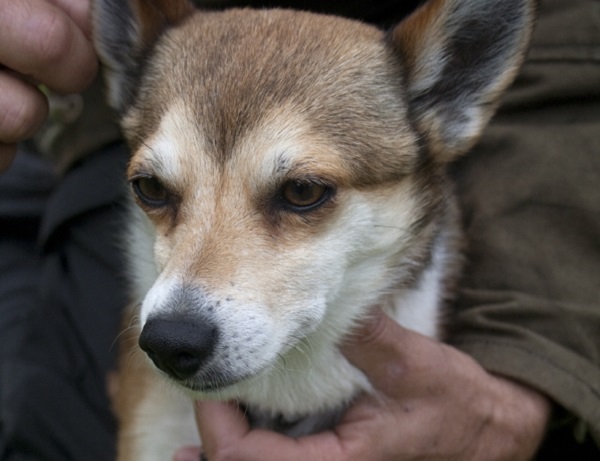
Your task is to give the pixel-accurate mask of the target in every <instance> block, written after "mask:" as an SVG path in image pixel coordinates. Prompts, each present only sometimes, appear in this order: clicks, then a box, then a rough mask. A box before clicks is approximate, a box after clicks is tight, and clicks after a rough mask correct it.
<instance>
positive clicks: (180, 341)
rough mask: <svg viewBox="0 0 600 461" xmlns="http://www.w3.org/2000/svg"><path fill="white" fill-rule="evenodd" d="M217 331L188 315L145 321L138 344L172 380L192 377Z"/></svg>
mask: <svg viewBox="0 0 600 461" xmlns="http://www.w3.org/2000/svg"><path fill="white" fill-rule="evenodd" d="M216 342H217V329H216V328H215V327H214V326H213V325H212V324H211V323H209V322H203V321H201V319H198V318H197V317H194V316H192V315H171V316H158V317H153V318H150V319H148V321H147V322H146V324H145V325H144V328H143V329H142V334H141V335H140V339H139V345H140V347H141V348H142V350H144V351H145V352H146V353H147V354H148V356H149V357H150V359H151V360H152V361H153V362H154V364H155V365H156V366H157V367H158V368H160V369H161V370H162V371H164V372H165V373H167V374H169V375H171V376H172V377H174V378H176V379H185V378H189V377H190V376H192V375H194V373H196V372H197V371H198V370H199V369H200V367H201V366H202V365H203V364H204V363H205V362H206V361H207V359H208V358H209V357H210V356H211V354H212V352H213V351H214V349H215V345H216Z"/></svg>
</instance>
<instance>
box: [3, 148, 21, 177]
mask: <svg viewBox="0 0 600 461" xmlns="http://www.w3.org/2000/svg"><path fill="white" fill-rule="evenodd" d="M16 153H17V145H16V144H2V143H0V173H3V172H4V171H6V170H8V168H9V167H10V165H11V164H12V162H13V160H14V158H15V154H16Z"/></svg>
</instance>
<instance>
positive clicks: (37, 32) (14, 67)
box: [0, 0, 98, 172]
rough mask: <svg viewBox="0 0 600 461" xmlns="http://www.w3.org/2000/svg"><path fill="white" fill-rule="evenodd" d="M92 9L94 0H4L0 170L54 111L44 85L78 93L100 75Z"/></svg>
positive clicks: (0, 0) (0, 14)
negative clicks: (22, 141)
mask: <svg viewBox="0 0 600 461" xmlns="http://www.w3.org/2000/svg"><path fill="white" fill-rule="evenodd" d="M89 8H90V5H89V0H19V1H12V0H0V172H1V171H3V170H5V169H6V168H8V166H9V165H10V163H11V162H12V158H13V157H14V153H15V151H16V143H17V142H18V141H20V140H22V139H26V138H28V137H31V136H33V135H34V134H35V132H36V131H37V130H38V129H39V128H40V127H41V125H42V124H43V122H44V120H45V118H46V116H47V114H48V102H47V100H46V97H45V96H44V95H43V93H42V92H41V91H40V90H39V89H38V85H40V84H44V85H46V87H48V88H49V89H50V90H53V91H56V92H58V93H75V92H78V91H81V90H83V89H85V88H86V87H87V86H88V85H89V84H90V82H91V81H92V80H93V78H94V76H95V75H96V72H97V68H98V61H97V58H96V54H95V51H94V48H93V46H92V44H91V41H90V38H91V23H90V19H89V16H90V15H89Z"/></svg>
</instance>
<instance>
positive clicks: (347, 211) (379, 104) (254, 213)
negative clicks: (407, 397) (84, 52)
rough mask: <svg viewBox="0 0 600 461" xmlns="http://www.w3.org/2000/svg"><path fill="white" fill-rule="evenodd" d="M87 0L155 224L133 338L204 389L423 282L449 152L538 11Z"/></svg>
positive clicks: (333, 331) (473, 5) (471, 135)
mask: <svg viewBox="0 0 600 461" xmlns="http://www.w3.org/2000/svg"><path fill="white" fill-rule="evenodd" d="M96 3H97V4H96V7H95V26H96V27H95V31H96V32H95V34H96V37H95V38H96V44H97V46H98V49H99V52H100V54H101V57H102V60H103V62H104V64H105V67H106V69H107V81H108V87H109V93H110V100H111V102H112V104H113V106H114V107H116V108H117V109H118V110H119V111H120V112H121V114H122V115H123V128H124V131H125V134H126V136H127V139H128V142H129V144H130V146H131V148H132V151H133V155H132V158H131V162H130V166H129V171H128V175H129V180H130V182H131V186H132V190H133V193H134V196H135V198H136V200H137V203H138V205H139V206H140V208H141V209H142V210H143V211H144V212H145V215H146V216H147V218H148V220H149V222H150V224H151V227H152V229H153V239H154V247H153V250H152V251H153V254H152V255H145V256H142V257H141V259H144V258H152V259H153V261H154V264H155V267H156V274H157V275H156V279H155V280H152V283H153V284H152V286H151V288H150V289H149V291H148V293H147V294H146V295H145V298H144V300H143V303H142V307H141V322H142V326H143V330H142V334H141V337H140V343H141V345H142V348H144V349H145V350H147V352H148V354H149V355H150V357H151V358H152V359H153V361H154V362H155V363H156V364H157V366H158V367H159V368H161V369H162V370H163V371H165V372H167V373H168V374H169V375H171V376H172V377H173V378H175V379H176V380H178V381H179V382H181V383H182V384H183V385H185V386H187V387H189V388H192V389H195V390H198V391H204V392H209V391H213V390H217V389H224V388H227V387H228V386H231V385H233V384H234V383H237V382H238V381H240V380H243V379H245V378H247V377H250V376H255V375H257V374H259V373H261V372H266V370H273V369H277V367H281V366H283V365H282V364H283V363H284V361H285V357H286V355H287V354H288V353H289V351H291V350H297V349H298V348H302V347H304V353H306V354H308V355H310V353H311V348H318V344H316V343H315V342H316V341H324V342H330V343H333V342H335V341H337V340H338V339H339V338H340V337H341V335H342V334H344V333H345V332H347V330H348V329H349V328H350V327H351V326H352V324H353V322H355V321H356V319H357V318H358V317H359V316H360V315H362V314H363V313H364V311H365V309H366V307H368V306H369V305H371V304H373V303H375V302H377V300H378V298H379V297H380V296H381V295H382V293H384V292H385V291H386V290H389V289H390V288H391V287H397V286H405V287H410V286H411V284H414V283H416V281H417V279H418V275H419V274H420V272H421V271H423V268H424V267H426V265H427V264H428V262H429V259H430V251H431V246H432V242H433V240H434V239H435V236H436V235H437V233H438V232H439V225H440V216H441V215H443V214H444V203H445V192H444V188H443V186H442V183H443V173H442V172H443V169H444V165H445V164H446V163H447V162H448V161H450V160H452V159H454V158H455V157H457V156H458V155H460V154H462V153H463V152H465V151H466V150H467V149H468V148H469V147H470V146H471V145H472V144H473V143H474V142H475V140H476V139H477V138H478V136H479V135H480V133H481V130H482V128H483V126H484V125H485V124H486V122H487V121H488V120H489V118H490V117H491V115H492V112H493V111H494V109H495V107H496V105H497V103H498V98H499V96H500V94H501V92H502V91H503V90H504V89H505V88H506V87H507V86H508V84H509V83H510V82H511V81H512V79H513V77H514V74H515V72H516V70H517V68H518V65H519V63H520V61H521V59H522V56H523V53H524V49H525V46H526V42H527V39H528V35H529V30H530V25H531V17H532V5H531V2H530V1H526V0H505V1H502V2H499V1H497V0H477V1H475V0H462V1H460V0H446V1H442V0H433V1H430V2H429V3H426V4H425V5H424V6H423V7H422V8H420V9H419V10H418V11H416V12H415V13H414V14H413V15H412V16H410V17H409V18H407V19H406V20H405V21H403V22H402V23H401V24H399V25H398V26H397V27H395V28H394V29H393V30H391V31H390V32H389V33H387V34H386V33H383V32H380V31H379V30H377V29H375V28H373V27H370V26H367V25H364V24H361V23H358V22H354V21H350V20H346V19H341V18H336V17H329V16H318V15H312V14H309V13H300V12H291V11H284V10H265V11H254V10H232V11H227V12H219V13H214V12H203V11H196V10H194V8H193V7H192V6H191V5H190V4H188V3H187V1H185V0H169V1H167V0H129V1H121V0H99V1H97V2H96ZM317 333H318V334H317ZM317 338H318V339H317ZM311 341H313V343H312V344H309V345H306V344H305V342H311ZM280 371H281V370H278V371H277V372H280Z"/></svg>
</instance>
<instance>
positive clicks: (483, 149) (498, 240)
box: [450, 0, 600, 459]
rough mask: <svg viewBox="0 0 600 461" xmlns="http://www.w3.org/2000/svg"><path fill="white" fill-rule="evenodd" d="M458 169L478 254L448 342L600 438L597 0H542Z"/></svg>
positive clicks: (471, 257) (581, 435)
mask: <svg viewBox="0 0 600 461" xmlns="http://www.w3.org/2000/svg"><path fill="white" fill-rule="evenodd" d="M455 176H456V178H457V180H458V191H459V194H460V198H461V201H462V205H463V217H464V225H465V229H466V231H467V235H468V242H469V243H468V245H469V250H468V265H467V268H466V272H465V277H464V280H463V283H462V286H461V290H460V293H459V299H458V302H457V306H456V307H457V311H458V312H457V313H456V316H455V321H454V323H453V327H454V328H453V329H452V334H451V337H450V341H451V342H452V343H453V344H454V345H456V346H457V347H459V348H460V349H462V350H464V351H466V352H468V353H469V354H471V355H472V356H474V357H475V358H476V359H477V360H478V361H479V362H480V363H481V364H483V365H484V366H485V367H486V368H487V369H488V370H491V371H493V372H496V373H500V374H502V375H506V376H508V377H511V378H514V379H517V380H520V381H522V382H524V383H526V384H528V385H530V386H532V387H534V388H536V389H538V390H540V391H542V392H543V393H545V394H546V395H548V396H549V397H551V399H552V400H553V401H554V402H556V403H557V412H556V416H555V420H554V421H553V423H554V424H555V425H557V424H560V423H561V415H562V414H563V412H564V410H566V413H568V414H571V415H576V418H572V420H571V421H570V422H571V423H572V427H571V428H570V430H572V432H573V433H574V435H575V437H576V438H577V439H578V440H580V441H583V440H584V439H585V436H586V434H589V435H591V436H592V437H593V439H595V441H596V444H598V445H599V446H600V2H598V1H595V0H543V1H542V2H541V5H540V17H539V21H538V25H537V29H536V32H535V35H534V38H533V44H532V48H531V50H530V53H529V57H528V59H527V62H526V64H525V66H524V68H523V70H522V72H521V75H520V77H519V78H518V80H517V82H516V84H515V85H514V86H513V88H512V89H511V90H510V91H509V93H508V95H507V96H506V99H505V103H504V105H503V107H502V109H501V111H500V112H499V113H498V114H497V116H496V117H495V119H494V120H493V122H492V123H491V125H490V127H489V128H488V130H487V131H486V133H485V135H484V137H483V139H482V140H481V142H480V143H479V145H478V146H477V147H476V148H475V149H474V151H472V152H471V153H470V154H469V155H468V156H467V157H466V158H465V159H463V161H461V162H460V163H459V164H458V165H457V166H456V170H455ZM562 421H565V422H569V419H568V418H567V419H563V420H562ZM564 459H578V458H575V457H571V456H569V457H567V458H564ZM589 459H591V458H589ZM599 459H600V458H599Z"/></svg>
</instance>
